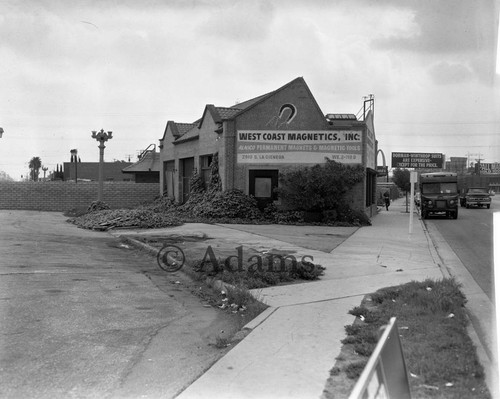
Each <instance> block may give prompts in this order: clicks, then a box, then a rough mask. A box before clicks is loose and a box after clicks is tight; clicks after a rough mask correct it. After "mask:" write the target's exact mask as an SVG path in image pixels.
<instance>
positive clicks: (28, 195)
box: [0, 181, 158, 212]
mask: <svg viewBox="0 0 500 399" xmlns="http://www.w3.org/2000/svg"><path fill="white" fill-rule="evenodd" d="M98 189H99V182H79V183H78V184H75V182H62V181H56V182H37V183H35V182H0V209H19V210H38V211H56V212H65V211H68V210H70V209H73V208H80V207H88V206H89V205H90V204H91V203H92V201H95V200H97V196H98ZM157 196H158V183H142V184H137V183H134V182H104V185H103V201H104V202H106V203H107V204H108V205H109V206H110V207H111V208H112V209H117V208H130V207H134V206H136V205H138V204H140V203H143V202H147V201H152V200H154V199H155V198H156V197H157Z"/></svg>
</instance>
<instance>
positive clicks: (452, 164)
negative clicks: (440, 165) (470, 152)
mask: <svg viewBox="0 0 500 399" xmlns="http://www.w3.org/2000/svg"><path fill="white" fill-rule="evenodd" d="M445 169H446V170H447V171H448V172H453V173H457V174H465V173H467V158H466V157H450V160H449V161H446V167H445Z"/></svg>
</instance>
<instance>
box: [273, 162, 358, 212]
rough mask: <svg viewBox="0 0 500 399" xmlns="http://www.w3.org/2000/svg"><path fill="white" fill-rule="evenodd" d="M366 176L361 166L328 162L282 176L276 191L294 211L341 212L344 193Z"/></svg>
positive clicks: (282, 174) (285, 173)
mask: <svg viewBox="0 0 500 399" xmlns="http://www.w3.org/2000/svg"><path fill="white" fill-rule="evenodd" d="M363 177H364V169H363V167H362V166H360V165H357V166H349V165H345V164H342V163H339V162H335V161H331V160H327V162H326V164H323V165H319V164H318V165H314V166H312V167H305V168H300V169H296V170H292V171H288V172H283V173H281V174H280V177H279V179H280V183H281V186H280V187H279V188H277V189H276V192H277V193H278V195H279V196H280V198H281V199H282V200H283V201H284V203H285V204H286V205H287V206H290V207H291V208H293V209H295V210H302V211H315V212H321V211H325V210H330V209H338V208H339V207H340V206H341V205H343V204H344V201H345V200H344V196H345V194H346V193H347V192H348V191H349V190H351V189H352V188H353V187H354V186H355V185H356V184H357V183H359V182H361V181H362V180H363Z"/></svg>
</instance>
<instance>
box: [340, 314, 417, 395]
mask: <svg viewBox="0 0 500 399" xmlns="http://www.w3.org/2000/svg"><path fill="white" fill-rule="evenodd" d="M387 398H397V399H411V395H410V384H409V382H408V373H407V370H406V363H405V359H404V355H403V349H402V347H401V341H400V340H399V331H398V327H397V324H396V318H395V317H391V319H390V321H389V324H388V325H387V326H385V330H384V332H383V333H382V335H381V336H380V338H379V340H378V343H377V346H376V347H375V349H374V350H373V353H372V355H371V356H370V359H368V363H367V364H366V366H365V368H364V370H363V372H362V373H361V375H360V376H359V378H358V381H357V382H356V385H355V386H354V388H353V390H352V392H351V394H350V395H349V399H387Z"/></svg>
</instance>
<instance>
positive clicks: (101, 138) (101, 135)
mask: <svg viewBox="0 0 500 399" xmlns="http://www.w3.org/2000/svg"><path fill="white" fill-rule="evenodd" d="M92 138H93V139H96V140H97V141H98V142H99V193H98V196H97V199H98V200H99V201H102V189H103V168H104V149H105V148H106V146H105V145H104V143H105V142H106V141H108V140H110V139H112V138H113V132H107V133H106V132H105V131H104V129H101V131H100V132H97V131H95V130H92Z"/></svg>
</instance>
